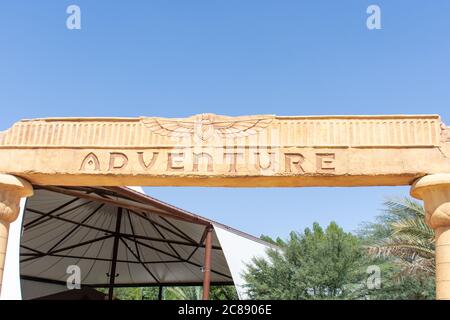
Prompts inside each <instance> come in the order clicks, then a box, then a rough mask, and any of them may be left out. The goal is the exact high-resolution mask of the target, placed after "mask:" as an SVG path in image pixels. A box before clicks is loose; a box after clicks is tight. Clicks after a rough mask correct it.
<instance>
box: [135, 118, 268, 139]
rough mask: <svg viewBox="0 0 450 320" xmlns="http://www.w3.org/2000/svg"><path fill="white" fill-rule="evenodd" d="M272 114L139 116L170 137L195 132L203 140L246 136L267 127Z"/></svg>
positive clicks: (158, 131)
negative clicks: (169, 117) (175, 117)
mask: <svg viewBox="0 0 450 320" xmlns="http://www.w3.org/2000/svg"><path fill="white" fill-rule="evenodd" d="M273 118H274V116H272V115H262V116H241V117H227V116H221V115H215V114H211V113H204V114H199V115H195V116H192V117H189V118H185V119H167V118H141V121H142V123H143V124H144V125H145V126H146V127H147V128H149V129H150V130H151V131H152V132H154V133H156V134H160V135H163V136H170V137H187V136H190V135H193V134H195V135H196V136H197V137H198V138H200V139H201V140H203V141H207V140H209V139H210V138H211V137H213V136H214V135H216V134H217V135H219V136H220V137H222V138H235V137H246V136H250V135H253V134H256V133H258V132H259V131H261V130H263V129H265V128H267V127H268V126H269V125H270V123H271V122H272V120H273Z"/></svg>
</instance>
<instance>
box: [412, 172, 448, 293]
mask: <svg viewBox="0 0 450 320" xmlns="http://www.w3.org/2000/svg"><path fill="white" fill-rule="evenodd" d="M411 195H412V196H413V197H414V198H417V199H421V200H423V202H424V205H425V212H426V215H425V221H426V223H427V225H429V226H430V227H431V228H433V229H434V231H435V234H436V236H435V244H436V299H438V300H450V174H447V173H446V174H433V175H428V176H425V177H423V178H420V179H419V180H417V181H416V182H415V183H414V184H413V186H412V188H411Z"/></svg>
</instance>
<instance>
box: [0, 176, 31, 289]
mask: <svg viewBox="0 0 450 320" xmlns="http://www.w3.org/2000/svg"><path fill="white" fill-rule="evenodd" d="M32 194H33V188H32V186H31V184H30V183H28V182H27V181H25V180H23V179H20V178H17V177H14V176H11V175H7V174H0V292H1V289H2V282H3V281H2V279H3V269H4V265H5V257H6V248H7V244H8V231H9V224H10V223H11V222H13V221H14V220H16V218H17V216H18V214H19V209H20V207H19V204H20V198H22V197H29V196H31V195H32Z"/></svg>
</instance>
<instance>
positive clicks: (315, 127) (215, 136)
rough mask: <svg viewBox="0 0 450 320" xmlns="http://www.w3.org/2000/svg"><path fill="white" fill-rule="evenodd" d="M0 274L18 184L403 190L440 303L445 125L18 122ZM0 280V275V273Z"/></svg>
mask: <svg viewBox="0 0 450 320" xmlns="http://www.w3.org/2000/svg"><path fill="white" fill-rule="evenodd" d="M0 173H2V174H3V175H1V177H0V204H1V206H0V220H1V222H2V224H1V230H0V238H1V239H0V240H1V241H0V242H1V243H0V272H1V270H2V268H3V260H4V252H5V250H6V239H7V234H8V225H9V223H10V222H11V221H13V220H14V219H15V217H16V216H17V210H18V199H19V198H20V197H23V196H29V195H30V194H31V193H32V189H31V186H30V184H29V182H30V183H32V184H37V185H54V186H58V185H59V186H124V185H141V186H224V187H284V186H289V187H304V186H377V185H413V184H414V186H413V189H412V195H413V196H415V197H417V198H420V199H423V200H424V201H425V208H426V210H427V215H428V218H427V223H428V224H429V225H430V226H431V227H433V228H434V229H435V230H436V231H437V233H436V234H437V239H436V241H437V243H438V244H439V245H438V246H437V249H436V254H437V257H436V258H437V261H436V268H437V270H436V271H437V273H436V274H437V297H438V298H442V299H444V298H445V299H447V298H448V299H450V128H448V127H446V126H445V125H444V124H443V123H442V122H441V119H440V117H439V116H438V115H386V116H312V117H305V116H291V117H280V116H273V115H258V116H245V117H226V116H218V115H214V114H201V115H196V116H193V117H189V118H183V119H166V118H145V117H141V118H49V119H34V120H23V121H20V122H18V123H16V124H14V125H13V126H12V128H10V129H8V130H6V131H4V132H1V133H0ZM0 279H1V274H0Z"/></svg>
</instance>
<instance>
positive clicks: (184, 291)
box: [164, 286, 238, 300]
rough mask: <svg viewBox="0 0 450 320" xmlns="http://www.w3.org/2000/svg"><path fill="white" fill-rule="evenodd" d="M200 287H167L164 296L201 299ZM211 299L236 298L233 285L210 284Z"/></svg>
mask: <svg viewBox="0 0 450 320" xmlns="http://www.w3.org/2000/svg"><path fill="white" fill-rule="evenodd" d="M202 293H203V291H202V288H201V287H171V288H167V290H166V292H165V293H164V298H165V299H167V300H201V299H202ZM209 297H210V299H211V300H236V299H238V295H237V292H236V289H235V288H234V286H212V287H211V290H210V295H209Z"/></svg>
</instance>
